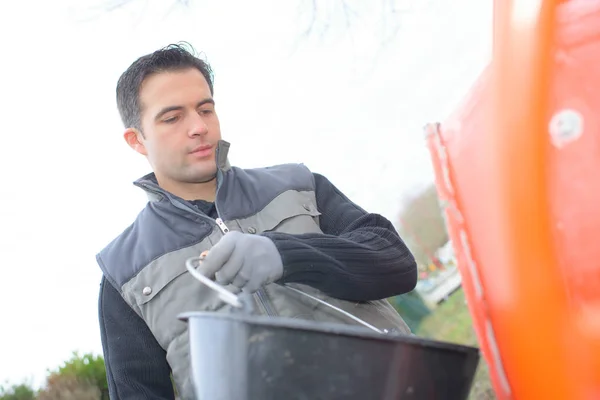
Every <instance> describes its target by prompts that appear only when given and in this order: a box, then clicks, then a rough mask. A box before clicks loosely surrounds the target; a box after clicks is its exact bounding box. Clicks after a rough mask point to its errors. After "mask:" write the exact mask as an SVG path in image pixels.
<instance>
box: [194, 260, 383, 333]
mask: <svg viewBox="0 0 600 400" xmlns="http://www.w3.org/2000/svg"><path fill="white" fill-rule="evenodd" d="M202 259H203V257H201V256H197V257H191V258H188V259H187V260H186V261H185V267H186V268H187V270H188V272H189V273H190V274H191V275H192V276H193V277H194V278H196V279H197V280H199V281H200V282H202V283H203V284H205V285H206V286H208V287H209V288H211V289H212V290H214V291H215V292H217V294H218V295H219V298H220V299H221V300H223V301H224V302H226V303H227V304H229V305H231V306H233V307H236V308H243V307H244V304H243V302H242V301H240V299H239V297H238V296H237V295H235V294H234V293H231V292H230V291H229V290H227V289H225V287H223V286H222V285H220V284H218V283H217V282H215V281H213V280H212V279H210V278H208V277H207V276H205V275H203V274H202V273H200V272H199V271H198V270H197V269H196V268H197V265H194V264H195V263H198V265H199V263H200V262H202ZM282 286H283V287H285V288H287V289H288V290H291V291H294V292H296V293H298V294H301V295H302V296H306V297H308V298H309V299H312V300H314V301H316V302H318V303H321V304H323V305H325V306H327V307H329V308H331V309H332V310H335V311H337V312H338V313H340V314H342V315H344V316H346V317H347V318H350V319H352V320H354V321H356V322H358V323H359V324H361V325H363V326H365V327H367V328H369V329H371V330H373V331H375V332H377V333H388V330H387V329H384V330H381V329H379V328H377V327H375V326H373V325H371V324H369V323H368V322H365V321H363V320H362V319H360V318H358V317H356V316H354V315H352V314H350V313H349V312H347V311H344V310H342V309H341V308H339V307H336V306H334V305H332V304H329V303H328V302H326V301H325V300H322V299H319V298H318V297H315V296H312V295H310V294H308V293H305V292H303V291H301V290H298V289H296V288H294V287H291V286H289V285H288V284H284V285H282Z"/></svg>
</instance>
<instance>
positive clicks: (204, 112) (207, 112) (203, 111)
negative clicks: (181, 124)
mask: <svg viewBox="0 0 600 400" xmlns="http://www.w3.org/2000/svg"><path fill="white" fill-rule="evenodd" d="M212 113H213V110H200V114H202V115H210V114H212Z"/></svg>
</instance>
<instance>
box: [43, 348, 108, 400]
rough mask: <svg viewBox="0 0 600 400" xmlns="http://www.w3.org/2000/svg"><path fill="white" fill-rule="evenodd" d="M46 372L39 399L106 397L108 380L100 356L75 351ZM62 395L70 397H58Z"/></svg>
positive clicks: (83, 399) (84, 399) (82, 399)
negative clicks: (44, 385) (56, 366)
mask: <svg viewBox="0 0 600 400" xmlns="http://www.w3.org/2000/svg"><path fill="white" fill-rule="evenodd" d="M48 372H49V375H48V380H47V384H46V389H44V391H43V392H41V393H40V397H39V400H53V399H58V398H65V399H67V398H73V399H81V400H87V399H102V400H103V399H108V382H107V381H106V369H105V367H104V359H103V358H102V356H99V355H93V354H84V355H81V356H80V355H79V354H78V353H77V352H75V353H73V355H72V356H71V358H70V359H69V360H67V361H65V362H64V363H63V365H61V366H60V367H58V368H57V369H56V370H55V371H48ZM63 395H64V396H71V397H60V396H63ZM56 396H58V397H56ZM94 396H96V397H94Z"/></svg>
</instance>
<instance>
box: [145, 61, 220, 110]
mask: <svg viewBox="0 0 600 400" xmlns="http://www.w3.org/2000/svg"><path fill="white" fill-rule="evenodd" d="M207 97H212V96H211V94H210V87H209V86H208V82H206V79H205V78H204V76H203V75H202V73H201V72H200V71H199V70H197V69H195V68H192V69H186V70H182V71H166V72H159V73H156V74H153V75H150V76H148V77H147V78H146V79H144V82H143V83H142V85H141V86H140V106H141V108H142V110H144V109H148V108H154V107H158V108H162V107H164V106H172V105H176V103H181V102H195V101H199V100H200V99H205V98H207Z"/></svg>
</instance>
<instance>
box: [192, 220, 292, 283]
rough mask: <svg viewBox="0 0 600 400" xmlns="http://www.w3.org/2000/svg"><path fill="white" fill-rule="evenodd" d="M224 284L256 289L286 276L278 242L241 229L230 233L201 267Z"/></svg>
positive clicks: (206, 273)
mask: <svg viewBox="0 0 600 400" xmlns="http://www.w3.org/2000/svg"><path fill="white" fill-rule="evenodd" d="M198 269H199V271H200V272H202V273H203V274H204V275H205V276H208V277H211V278H212V277H213V275H214V277H215V279H216V281H217V282H218V283H220V284H221V285H228V284H230V283H231V284H232V285H233V286H235V287H238V288H240V289H242V290H243V291H245V292H249V293H254V292H256V291H257V290H258V289H260V288H261V287H262V286H264V285H267V284H269V283H272V282H275V281H276V280H278V279H279V278H281V277H282V276H283V262H282V260H281V255H279V251H278V250H277V247H276V246H275V243H273V241H272V240H271V239H269V238H267V237H264V236H260V235H251V234H246V233H241V232H238V231H231V232H229V233H227V234H226V235H225V236H224V237H223V238H222V239H221V240H220V241H219V242H218V243H217V244H216V245H214V246H213V247H212V248H211V249H210V251H209V252H208V254H207V255H206V257H205V258H204V260H203V261H202V262H201V264H200V266H199V267H198Z"/></svg>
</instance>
